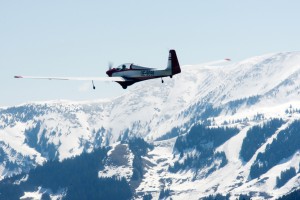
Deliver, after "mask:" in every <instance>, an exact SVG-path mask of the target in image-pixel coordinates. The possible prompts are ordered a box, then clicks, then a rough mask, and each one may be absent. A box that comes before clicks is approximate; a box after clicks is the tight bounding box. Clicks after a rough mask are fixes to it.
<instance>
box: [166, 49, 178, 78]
mask: <svg viewBox="0 0 300 200" xmlns="http://www.w3.org/2000/svg"><path fill="white" fill-rule="evenodd" d="M167 69H171V70H172V75H174V74H179V73H180V72H181V69H180V65H179V62H178V59H177V55H176V51H175V50H173V49H171V50H170V51H169V59H168V66H167Z"/></svg>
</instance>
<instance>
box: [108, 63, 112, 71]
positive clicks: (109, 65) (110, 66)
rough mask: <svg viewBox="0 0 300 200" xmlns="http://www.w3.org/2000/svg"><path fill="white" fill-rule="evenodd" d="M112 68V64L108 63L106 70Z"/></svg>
mask: <svg viewBox="0 0 300 200" xmlns="http://www.w3.org/2000/svg"><path fill="white" fill-rule="evenodd" d="M112 68H113V63H112V62H109V63H108V69H109V70H111V69H112Z"/></svg>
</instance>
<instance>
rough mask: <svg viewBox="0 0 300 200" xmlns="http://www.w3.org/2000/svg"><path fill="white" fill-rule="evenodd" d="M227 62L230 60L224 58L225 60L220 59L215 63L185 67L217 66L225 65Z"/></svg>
mask: <svg viewBox="0 0 300 200" xmlns="http://www.w3.org/2000/svg"><path fill="white" fill-rule="evenodd" d="M228 62H231V59H230V58H225V59H222V60H216V61H212V62H207V63H202V64H195V65H185V67H202V66H218V65H222V64H226V63H228Z"/></svg>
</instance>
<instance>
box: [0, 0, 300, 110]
mask: <svg viewBox="0 0 300 200" xmlns="http://www.w3.org/2000/svg"><path fill="white" fill-rule="evenodd" d="M299 9H300V1H298V0H285V1H284V0H281V1H279V0H265V1H262V0H251V1H250V0H249V1H247V2H246V1H240V0H211V1H201V0H194V1H179V0H163V1H162V0H152V1H137V0H136V1H134V0H128V1H126V0H123V1H120V0H119V1H116V0H110V1H104V0H99V1H95V0H89V1H83V0H82V1H78V0H68V1H67V0H54V1H53V0H51V1H40V0H23V1H21V0H19V1H15V0H9V1H8V0H0V70H1V71H0V78H1V84H0V91H1V98H0V106H11V105H17V104H20V103H23V102H28V101H44V100H53V99H70V100H94V99H100V98H106V97H113V96H118V95H120V94H123V92H124V90H123V89H122V88H121V87H120V86H119V85H118V84H116V83H101V82H97V83H96V86H97V89H96V90H95V91H94V90H92V88H91V86H90V85H89V86H90V87H88V88H87V89H84V88H85V87H86V86H87V85H86V83H85V82H75V81H47V80H16V79H13V78H12V77H13V76H14V75H35V76H106V74H105V71H106V70H107V64H108V62H109V61H111V62H113V63H114V65H119V64H121V63H124V62H134V63H137V64H140V65H144V66H149V67H165V65H166V63H167V56H168V50H169V49H171V48H174V49H176V51H177V54H178V57H179V61H180V64H196V63H202V62H207V61H212V60H218V59H220V58H225V57H231V58H232V59H233V60H235V61H239V60H242V59H245V58H248V57H251V56H256V55H262V54H265V53H272V52H283V51H298V50H299V49H300V48H299V44H300V39H299V36H300V26H299V20H300V12H299ZM158 81H160V80H158ZM88 84H89V82H88ZM80 88H82V89H80ZM131 88H132V87H129V90H130V89H131ZM149 89H151V86H149ZM82 90H83V91H82Z"/></svg>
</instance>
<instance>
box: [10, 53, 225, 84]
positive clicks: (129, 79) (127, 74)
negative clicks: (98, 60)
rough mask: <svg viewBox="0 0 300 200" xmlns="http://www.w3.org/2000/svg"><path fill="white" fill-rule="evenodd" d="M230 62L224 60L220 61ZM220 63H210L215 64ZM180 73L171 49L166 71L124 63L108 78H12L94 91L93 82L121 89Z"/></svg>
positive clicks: (113, 70)
mask: <svg viewBox="0 0 300 200" xmlns="http://www.w3.org/2000/svg"><path fill="white" fill-rule="evenodd" d="M224 61H230V59H228V58H226V59H224V60H222V61H221V62H224ZM219 62H220V61H217V62H214V63H210V64H216V63H219ZM179 73H181V69H180V65H179V62H178V58H177V55H176V51H175V50H173V49H171V50H170V51H169V58H168V64H167V68H166V69H163V70H161V69H155V68H148V67H142V66H139V65H135V64H133V63H124V64H122V65H120V66H118V67H117V68H112V67H111V66H110V67H109V70H108V71H107V72H106V74H107V75H108V77H37V76H14V78H18V79H19V78H27V79H48V80H77V81H92V84H93V89H96V87H95V85H94V81H113V82H116V83H119V84H120V85H121V86H122V88H123V89H126V88H127V87H128V86H130V85H133V84H134V83H137V82H140V81H145V80H149V79H155V78H161V82H162V83H164V81H163V78H164V77H168V76H169V77H170V78H172V77H173V76H174V75H176V74H179Z"/></svg>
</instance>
